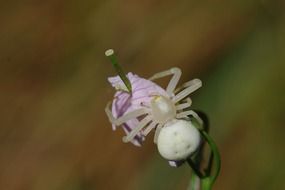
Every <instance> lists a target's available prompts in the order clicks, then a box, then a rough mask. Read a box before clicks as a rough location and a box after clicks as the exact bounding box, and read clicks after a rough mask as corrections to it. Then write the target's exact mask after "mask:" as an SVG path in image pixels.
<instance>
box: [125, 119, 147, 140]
mask: <svg viewBox="0 0 285 190" xmlns="http://www.w3.org/2000/svg"><path fill="white" fill-rule="evenodd" d="M151 118H152V117H151V116H150V115H147V116H146V117H145V118H143V119H142V120H141V121H140V122H139V124H138V126H136V127H135V128H133V130H132V131H131V132H130V133H129V134H127V135H126V136H124V137H123V142H129V141H131V140H132V139H133V138H134V137H135V136H136V135H137V134H138V132H140V131H141V130H142V129H143V128H144V127H145V126H146V125H147V124H148V123H149V122H150V121H151Z"/></svg>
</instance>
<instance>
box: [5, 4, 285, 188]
mask: <svg viewBox="0 0 285 190" xmlns="http://www.w3.org/2000/svg"><path fill="white" fill-rule="evenodd" d="M284 10H285V3H284V1H282V0H279V1H278V0H250V1H248V0H201V1H194V0H192V1H190V0H188V1H186V0H180V1H170V0H165V1H162V0H144V1H139V0H125V1H119V0H82V1H76V0H69V1H67V0H65V1H64V0H48V1H37V0H30V1H28V0H26V1H16V0H10V1H3V0H2V1H1V3H0V63H1V64H0V189H3V190H4V189H5V190H93V189H96V190H97V189H99V190H108V189H117V190H157V189H163V190H174V189H175V190H176V189H177V190H180V189H181V190H182V189H186V187H187V185H188V182H189V179H190V173H191V172H190V169H189V168H188V167H187V166H186V165H185V166H182V167H180V168H178V169H177V168H170V167H169V166H168V164H167V162H166V161H165V160H163V159H162V158H161V157H160V156H159V155H158V152H157V149H156V145H154V144H153V143H152V137H153V134H151V135H150V136H149V137H148V138H147V141H146V142H145V144H144V146H143V147H142V148H136V147H134V146H133V145H131V144H124V143H122V141H121V138H122V136H123V134H124V133H123V131H122V130H118V131H116V132H113V131H112V130H111V126H110V123H109V122H108V119H107V117H106V116H105V113H104V107H105V105H106V103H107V101H109V100H111V99H112V96H113V93H114V90H113V89H112V88H111V86H110V85H109V84H108V83H107V77H108V76H113V75H114V74H115V72H114V70H113V68H112V66H111V64H110V63H109V61H108V60H107V59H106V58H105V57H104V51H105V50H106V49H108V48H113V49H115V50H116V51H117V53H118V59H119V60H120V63H121V64H122V65H123V67H124V68H125V70H126V71H132V72H134V73H137V74H139V75H140V76H143V77H149V76H151V75H152V74H154V73H156V72H159V71H162V70H166V69H169V68H171V67H174V66H176V67H180V68H181V69H182V70H183V77H182V79H181V83H182V82H186V81H188V80H190V79H193V78H201V79H202V81H203V84H204V86H203V88H202V89H200V90H199V91H197V92H196V93H195V94H194V95H193V96H192V97H193V108H196V109H200V110H203V111H205V112H206V113H208V115H209V117H210V120H211V134H212V136H213V138H214V139H216V142H217V144H218V146H219V148H220V150H221V155H222V171H221V175H220V177H219V178H218V181H217V183H216V185H215V187H214V189H217V190H229V189H231V190H235V189H236V190H240V189H246V190H247V189H248V190H255V189H256V190H257V189H258V190H268V189H272V190H281V189H285V183H284V181H283V180H284V179H283V178H284V177H285V166H284V161H285V148H284V146H285V142H284V136H283V135H284V134H285V128H284V123H285V117H284V115H283V114H284V112H285V100H284V98H285V96H284V95H285V75H284V73H285V11H284ZM162 84H164V85H165V84H166V81H162Z"/></svg>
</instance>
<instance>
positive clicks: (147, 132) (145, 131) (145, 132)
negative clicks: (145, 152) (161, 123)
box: [143, 122, 157, 136]
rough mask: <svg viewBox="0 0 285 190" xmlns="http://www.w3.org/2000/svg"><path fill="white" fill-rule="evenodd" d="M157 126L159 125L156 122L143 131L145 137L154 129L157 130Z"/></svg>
mask: <svg viewBox="0 0 285 190" xmlns="http://www.w3.org/2000/svg"><path fill="white" fill-rule="evenodd" d="M156 125H157V123H156V122H152V123H150V124H149V125H148V126H147V127H146V128H145V130H144V131H143V135H144V136H147V135H148V134H149V132H150V131H151V130H152V129H153V128H155V126H156Z"/></svg>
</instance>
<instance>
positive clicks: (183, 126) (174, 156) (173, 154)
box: [157, 119, 200, 161]
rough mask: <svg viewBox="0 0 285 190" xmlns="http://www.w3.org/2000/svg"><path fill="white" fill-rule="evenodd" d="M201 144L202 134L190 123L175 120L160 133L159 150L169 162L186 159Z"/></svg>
mask: <svg viewBox="0 0 285 190" xmlns="http://www.w3.org/2000/svg"><path fill="white" fill-rule="evenodd" d="M199 144H200V133H199V131H198V129H196V128H195V127H194V126H193V124H192V123H191V122H190V121H186V120H177V119H174V120H172V121H170V122H168V123H167V124H166V125H165V126H164V127H163V128H162V129H161V131H160V133H159V136H158V139H157V148H158V151H159V153H160V155H161V156H162V157H164V158H165V159H167V160H174V161H179V160H183V159H186V158H187V157H189V156H190V155H192V153H193V152H195V151H196V150H197V148H198V147H199Z"/></svg>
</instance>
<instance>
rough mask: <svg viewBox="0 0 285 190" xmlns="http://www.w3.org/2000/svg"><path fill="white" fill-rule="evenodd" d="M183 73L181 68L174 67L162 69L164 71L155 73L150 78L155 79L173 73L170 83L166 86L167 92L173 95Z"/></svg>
mask: <svg viewBox="0 0 285 190" xmlns="http://www.w3.org/2000/svg"><path fill="white" fill-rule="evenodd" d="M181 74H182V72H181V70H180V69H179V68H177V67H173V68H171V69H169V70H166V71H162V72H159V73H156V74H154V75H153V76H152V77H150V78H149V80H155V79H159V78H163V77H166V76H168V75H173V76H172V78H171V80H170V82H169V84H168V85H167V88H166V92H167V93H168V94H169V95H170V96H173V95H174V89H175V88H176V86H177V84H178V81H179V79H180V77H181Z"/></svg>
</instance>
